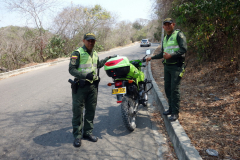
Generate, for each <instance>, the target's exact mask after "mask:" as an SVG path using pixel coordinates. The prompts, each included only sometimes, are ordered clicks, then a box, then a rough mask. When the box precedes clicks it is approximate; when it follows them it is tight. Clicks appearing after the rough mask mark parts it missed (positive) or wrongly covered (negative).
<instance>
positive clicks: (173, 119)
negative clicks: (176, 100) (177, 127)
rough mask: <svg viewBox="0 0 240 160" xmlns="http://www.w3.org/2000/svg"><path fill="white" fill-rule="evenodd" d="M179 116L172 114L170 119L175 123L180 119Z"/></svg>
mask: <svg viewBox="0 0 240 160" xmlns="http://www.w3.org/2000/svg"><path fill="white" fill-rule="evenodd" d="M178 117H179V115H178V114H171V116H170V117H169V118H168V119H169V121H171V122H173V121H176V120H177V119H178Z"/></svg>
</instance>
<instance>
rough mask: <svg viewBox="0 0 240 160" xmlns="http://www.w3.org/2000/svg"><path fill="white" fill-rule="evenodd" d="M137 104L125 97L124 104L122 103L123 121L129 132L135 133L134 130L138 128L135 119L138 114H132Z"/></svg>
mask: <svg viewBox="0 0 240 160" xmlns="http://www.w3.org/2000/svg"><path fill="white" fill-rule="evenodd" d="M133 104H134V105H135V103H133V100H132V99H131V98H129V97H127V96H124V97H123V99H122V103H121V112H122V119H123V123H124V125H125V127H126V128H127V129H128V130H129V131H131V132H132V131H134V129H135V128H136V123H135V117H136V114H135V113H134V114H133V113H130V112H132V111H131V108H134V106H132V105H133Z"/></svg>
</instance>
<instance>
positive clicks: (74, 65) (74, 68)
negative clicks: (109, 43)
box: [68, 46, 109, 79]
mask: <svg viewBox="0 0 240 160" xmlns="http://www.w3.org/2000/svg"><path fill="white" fill-rule="evenodd" d="M82 48H83V49H84V50H85V51H86V52H87V53H88V54H89V55H90V56H91V57H92V56H93V52H89V51H87V48H86V47H85V46H83V47H82ZM72 57H76V58H72ZM108 59H109V58H108V57H106V58H105V59H103V60H101V61H100V60H99V58H98V62H97V68H101V67H103V66H104V64H105V63H106V61H107V60H108ZM79 62H80V55H79V52H78V51H74V52H73V53H72V54H71V58H70V63H69V69H68V71H69V73H70V74H71V75H72V76H74V77H76V78H78V79H86V76H85V75H82V74H81V73H80V72H79V71H78V66H79Z"/></svg>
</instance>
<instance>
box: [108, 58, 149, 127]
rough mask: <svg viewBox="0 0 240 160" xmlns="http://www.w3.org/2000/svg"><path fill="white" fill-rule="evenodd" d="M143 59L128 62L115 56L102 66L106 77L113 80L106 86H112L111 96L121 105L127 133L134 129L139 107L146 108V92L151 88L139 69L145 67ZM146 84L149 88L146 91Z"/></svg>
mask: <svg viewBox="0 0 240 160" xmlns="http://www.w3.org/2000/svg"><path fill="white" fill-rule="evenodd" d="M146 56H147V55H146ZM146 56H145V57H146ZM145 57H143V58H142V59H140V60H131V61H129V60H128V58H127V57H125V56H115V57H112V58H111V59H109V60H108V61H107V62H106V63H105V64H104V70H105V71H106V73H107V75H108V76H109V77H112V78H113V83H108V86H112V94H113V95H116V97H117V103H121V114H122V119H123V123H124V125H125V127H126V128H127V129H128V130H129V131H133V130H134V129H135V128H136V123H135V120H136V116H137V113H138V110H139V106H140V105H141V104H142V105H143V106H144V107H147V101H148V95H147V92H148V91H150V90H151V89H152V87H153V85H152V81H151V80H147V79H145V76H144V73H143V72H142V71H141V67H146V65H143V62H146V59H145ZM148 83H150V84H151V87H150V88H149V89H148V90H147V84H148Z"/></svg>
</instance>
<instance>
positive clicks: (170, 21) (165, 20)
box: [163, 18, 173, 24]
mask: <svg viewBox="0 0 240 160" xmlns="http://www.w3.org/2000/svg"><path fill="white" fill-rule="evenodd" d="M167 22H168V23H173V20H172V18H166V19H164V21H163V24H164V23H167Z"/></svg>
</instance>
